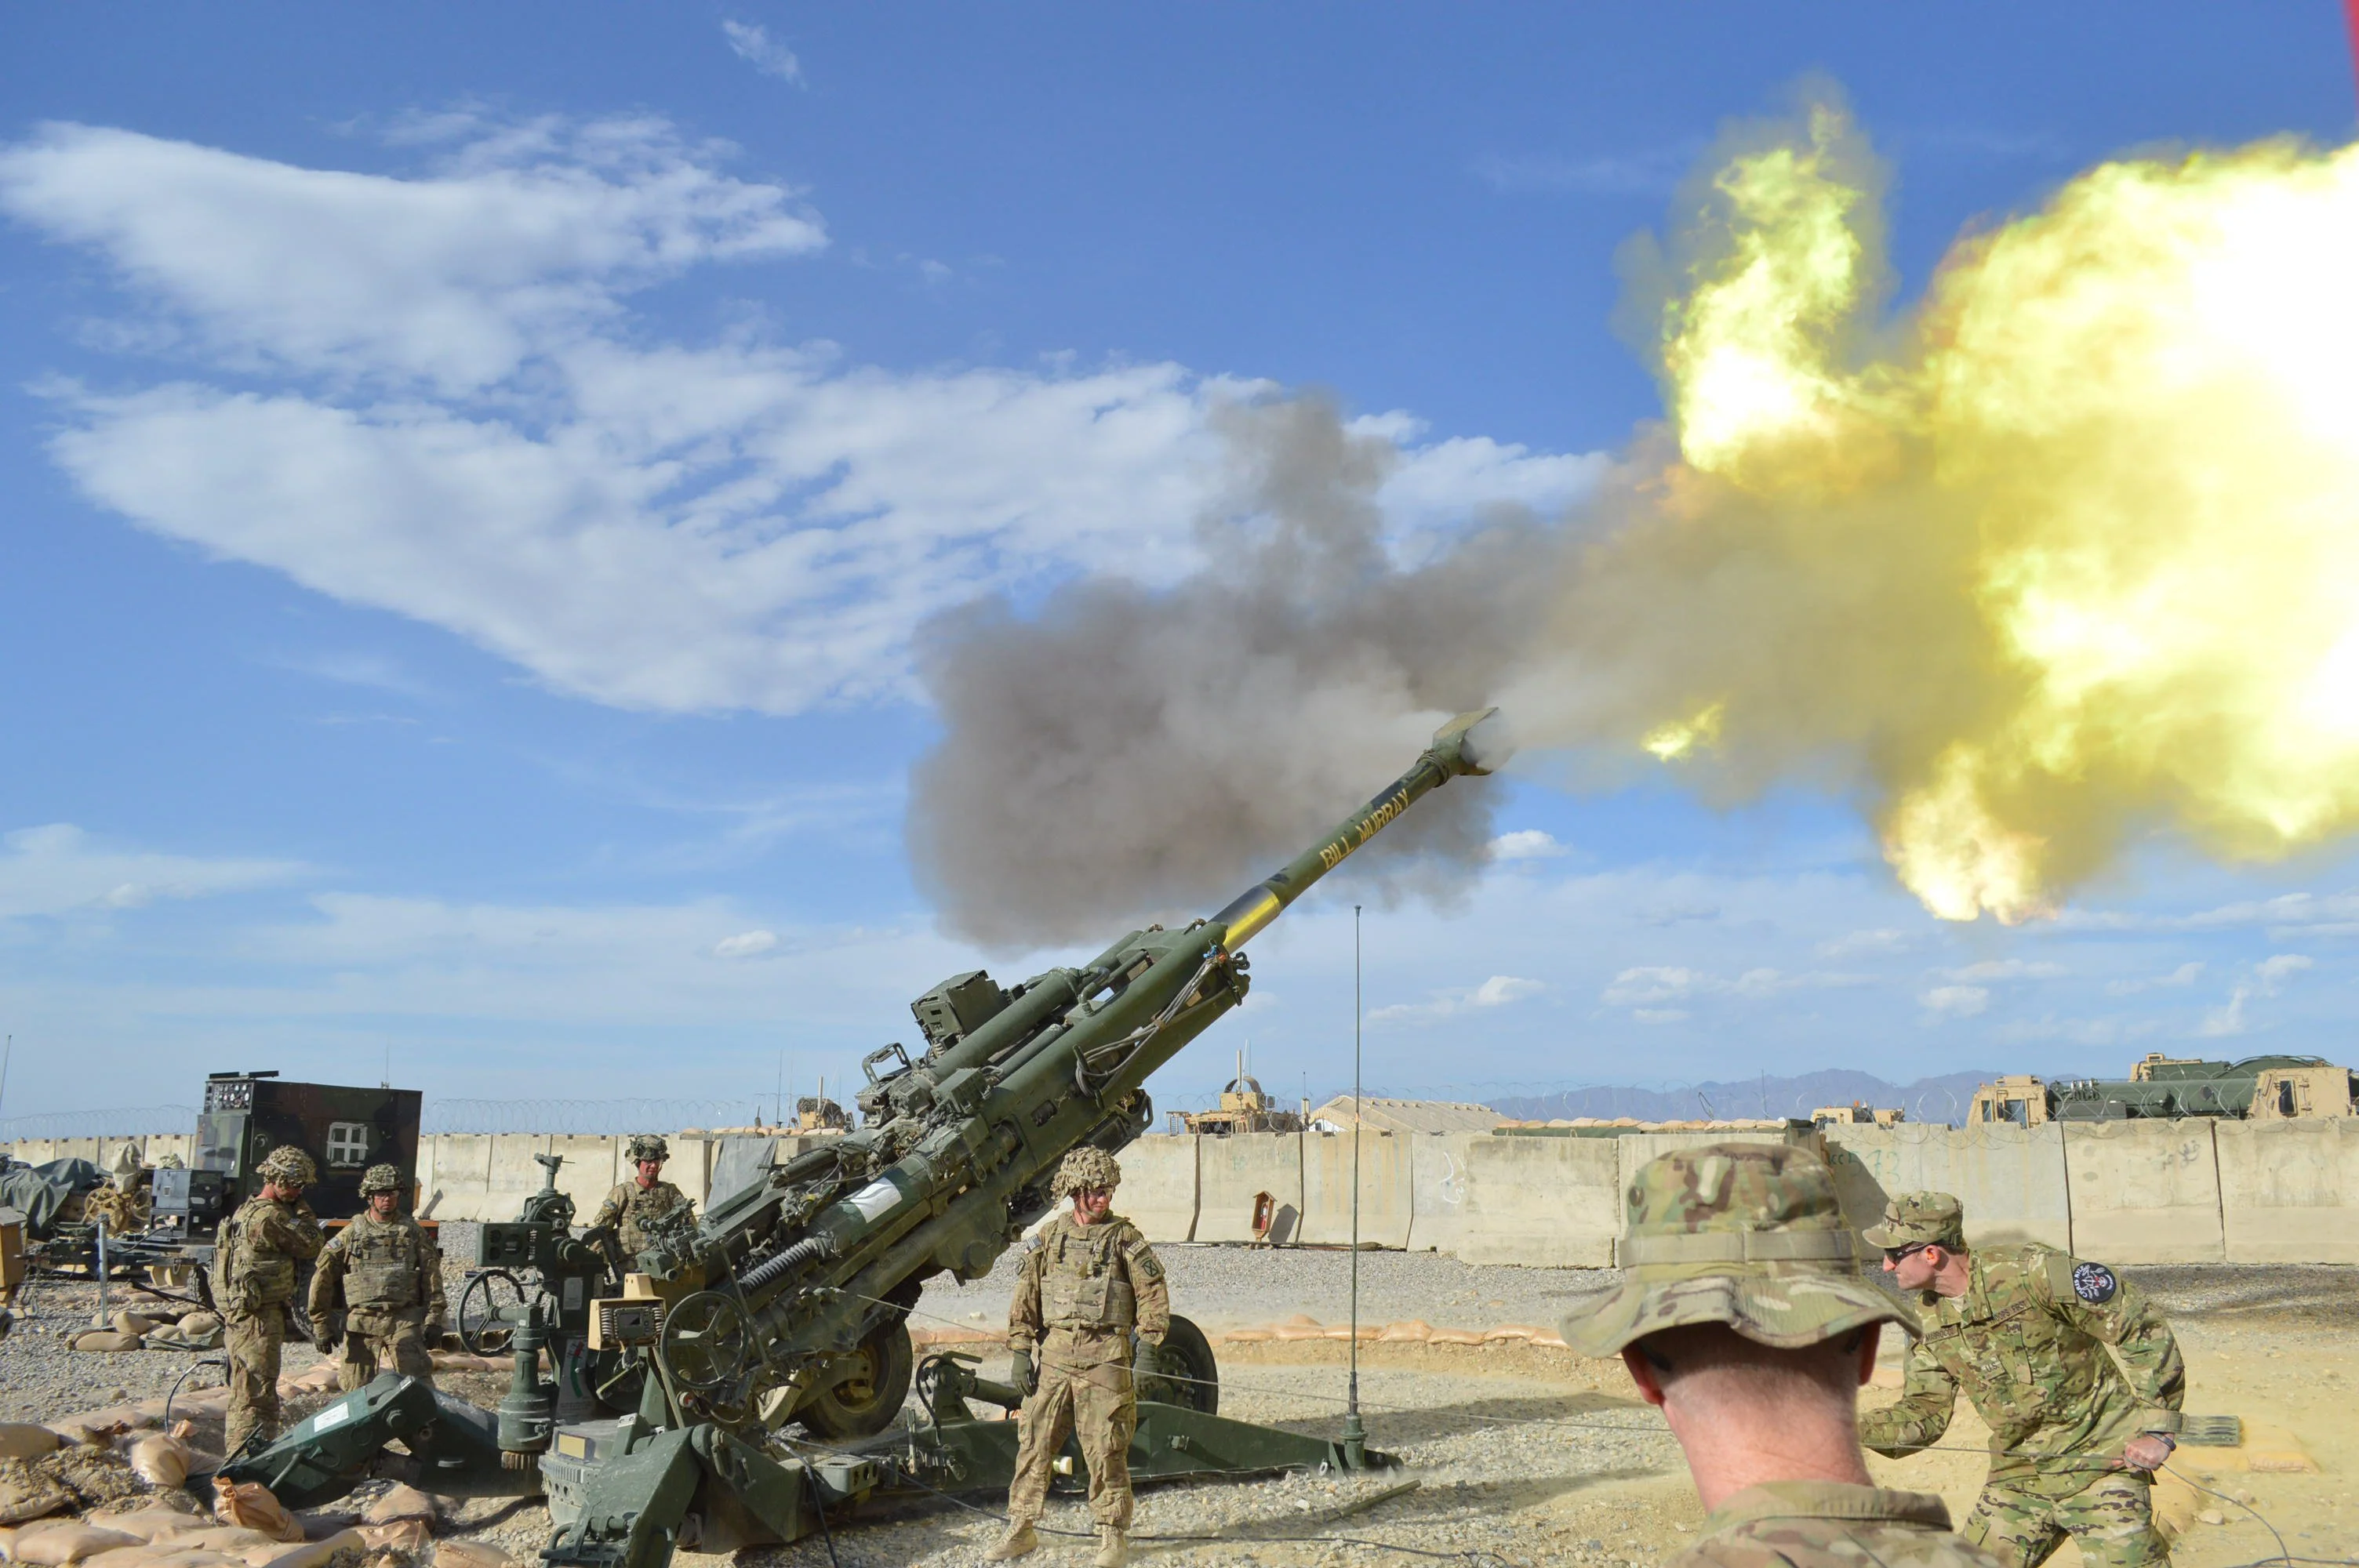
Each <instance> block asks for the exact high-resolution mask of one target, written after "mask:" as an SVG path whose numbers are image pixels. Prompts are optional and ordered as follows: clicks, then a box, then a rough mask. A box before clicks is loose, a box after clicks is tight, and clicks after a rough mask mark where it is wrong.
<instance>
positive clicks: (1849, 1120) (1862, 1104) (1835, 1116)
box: [1810, 1099, 1908, 1127]
mask: <svg viewBox="0 0 2359 1568" xmlns="http://www.w3.org/2000/svg"><path fill="white" fill-rule="evenodd" d="M1906 1120H1908V1112H1907V1111H1905V1110H1902V1109H1900V1108H1898V1107H1897V1106H1878V1105H1870V1104H1868V1103H1867V1102H1866V1101H1865V1100H1857V1099H1855V1100H1854V1101H1852V1102H1851V1103H1850V1104H1849V1105H1822V1106H1821V1107H1819V1108H1818V1109H1816V1110H1814V1111H1812V1112H1810V1125H1811V1126H1813V1127H1897V1126H1899V1125H1900V1124H1901V1123H1902V1122H1904V1121H1906Z"/></svg>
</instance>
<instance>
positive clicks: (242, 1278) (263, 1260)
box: [218, 1198, 295, 1313]
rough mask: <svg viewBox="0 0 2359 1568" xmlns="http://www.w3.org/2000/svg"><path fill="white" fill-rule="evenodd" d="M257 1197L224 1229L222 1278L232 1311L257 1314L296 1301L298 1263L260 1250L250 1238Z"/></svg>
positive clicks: (282, 1254)
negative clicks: (296, 1267) (227, 1290)
mask: <svg viewBox="0 0 2359 1568" xmlns="http://www.w3.org/2000/svg"><path fill="white" fill-rule="evenodd" d="M264 1201H265V1200H263V1199H261V1198H256V1199H255V1200H254V1201H253V1203H249V1204H247V1205H246V1206H245V1207H244V1208H241V1209H239V1210H238V1211H237V1213H236V1215H235V1216H234V1217H232V1218H231V1220H230V1222H229V1223H228V1224H227V1225H224V1226H223V1227H221V1236H220V1238H219V1242H218V1245H219V1247H220V1249H221V1252H222V1254H223V1268H222V1277H223V1280H224V1281H227V1283H228V1286H229V1292H228V1294H229V1300H230V1303H231V1304H230V1310H231V1311H232V1312H245V1313H250V1312H258V1311H260V1310H261V1309H262V1308H264V1307H269V1306H281V1305H284V1304H285V1303H288V1302H291V1301H293V1300H294V1299H295V1260H294V1259H292V1258H289V1257H288V1256H287V1255H286V1254H284V1253H280V1252H261V1251H258V1250H257V1249H255V1245H254V1242H253V1240H252V1238H250V1236H249V1235H248V1231H249V1230H250V1229H251V1226H250V1225H249V1223H248V1219H247V1214H248V1211H249V1210H251V1209H252V1208H253V1207H254V1206H255V1204H258V1203H262V1202H264Z"/></svg>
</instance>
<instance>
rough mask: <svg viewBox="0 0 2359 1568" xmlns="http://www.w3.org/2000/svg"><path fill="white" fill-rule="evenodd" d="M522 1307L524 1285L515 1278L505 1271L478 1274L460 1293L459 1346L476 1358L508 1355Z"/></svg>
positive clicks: (490, 1270) (489, 1270)
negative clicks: (464, 1347) (465, 1348)
mask: <svg viewBox="0 0 2359 1568" xmlns="http://www.w3.org/2000/svg"><path fill="white" fill-rule="evenodd" d="M523 1307H524V1282H523V1281H520V1280H518V1279H517V1278H516V1276H515V1275H514V1274H511V1273H509V1272H508V1271H506V1269H486V1270H484V1271H483V1272H481V1273H479V1274H476V1275H475V1276H473V1278H472V1279H470V1280H469V1281H467V1283H466V1287H465V1288H464V1289H463V1290H462V1291H461V1292H459V1343H460V1344H462V1345H463V1346H466V1347H467V1349H468V1351H469V1353H470V1354H473V1355H476V1356H505V1355H506V1354H507V1353H508V1347H509V1346H512V1345H514V1344H515V1343H516V1320H517V1318H519V1317H521V1316H522V1315H523ZM512 1311H513V1315H508V1314H510V1313H511V1312H512Z"/></svg>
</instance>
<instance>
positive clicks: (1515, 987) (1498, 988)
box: [1368, 975, 1548, 1025]
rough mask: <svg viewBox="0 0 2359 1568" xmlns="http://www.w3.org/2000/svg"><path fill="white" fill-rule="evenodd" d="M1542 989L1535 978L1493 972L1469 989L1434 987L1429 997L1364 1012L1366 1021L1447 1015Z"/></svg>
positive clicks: (1507, 1001)
mask: <svg viewBox="0 0 2359 1568" xmlns="http://www.w3.org/2000/svg"><path fill="white" fill-rule="evenodd" d="M1546 989H1548V987H1546V986H1545V985H1542V984H1541V983H1540V982H1539V981H1538V980H1527V979H1521V978H1519V977H1517V976H1515V975H1493V976H1492V977H1491V978H1490V979H1487V980H1484V982H1483V983H1482V984H1481V985H1479V986H1474V987H1473V988H1471V989H1458V990H1440V991H1436V992H1434V993H1433V1000H1430V1001H1421V1002H1397V1003H1395V1004H1394V1005H1393V1006H1390V1007H1380V1008H1377V1009H1375V1011H1371V1012H1370V1013H1369V1014H1368V1022H1369V1023H1370V1024H1371V1025H1377V1024H1386V1023H1407V1022H1424V1021H1428V1020H1431V1019H1437V1018H1449V1017H1451V1016H1453V1015H1455V1014H1458V1013H1462V1012H1472V1011H1478V1010H1480V1009H1483V1008H1491V1007H1506V1006H1508V1005H1510V1004H1511V1003H1514V1002H1518V1001H1522V1000H1525V999H1526V998H1527V997H1535V996H1538V995H1539V994H1540V993H1541V992H1542V991H1544V990H1546Z"/></svg>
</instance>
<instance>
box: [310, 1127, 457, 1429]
mask: <svg viewBox="0 0 2359 1568" xmlns="http://www.w3.org/2000/svg"><path fill="white" fill-rule="evenodd" d="M400 1189H401V1174H400V1173H399V1172H397V1171H396V1170H395V1169H394V1168H393V1167H392V1166H391V1165H375V1166H371V1167H370V1169H369V1172H368V1173H367V1174H366V1175H364V1176H363V1177H362V1178H361V1196H362V1197H363V1198H366V1197H367V1196H368V1195H370V1194H371V1193H374V1192H398V1191H400ZM310 1307H311V1336H312V1337H313V1338H314V1339H316V1340H317V1341H318V1342H319V1344H320V1348H321V1349H322V1350H325V1349H327V1348H329V1347H330V1346H334V1345H335V1344H336V1343H337V1341H338V1339H339V1338H341V1339H342V1349H343V1356H342V1360H340V1361H339V1362H338V1363H337V1366H336V1386H337V1387H338V1388H340V1389H346V1390H351V1389H359V1388H365V1387H367V1386H368V1383H369V1381H370V1380H371V1379H374V1378H375V1376H376V1371H377V1357H378V1356H379V1355H380V1353H382V1354H383V1355H385V1356H386V1357H388V1358H389V1359H391V1361H392V1362H393V1368H394V1370H395V1371H397V1372H400V1373H402V1374H404V1375H405V1376H407V1377H411V1378H417V1379H422V1380H423V1381H425V1382H428V1383H431V1382H432V1381H433V1380H434V1359H433V1357H432V1356H431V1355H430V1354H429V1351H428V1349H427V1343H426V1342H427V1336H428V1335H429V1332H435V1333H439V1329H434V1330H429V1325H440V1323H441V1322H442V1321H443V1319H444V1318H445V1316H446V1315H447V1312H446V1308H445V1305H444V1303H443V1299H442V1254H441V1252H440V1249H437V1248H436V1247H435V1245H434V1243H433V1242H432V1241H431V1240H429V1238H428V1237H427V1235H426V1231H425V1229H424V1227H421V1226H419V1223H418V1222H417V1221H416V1220H414V1219H412V1218H410V1217H409V1216H408V1215H406V1214H403V1213H402V1212H400V1211H399V1210H398V1209H396V1210H395V1211H394V1215H393V1217H392V1218H390V1219H379V1218H377V1217H376V1216H375V1213H374V1212H371V1211H368V1210H364V1211H363V1212H362V1213H361V1215H360V1216H359V1217H357V1218H355V1219H354V1220H353V1222H352V1223H351V1224H350V1225H348V1226H346V1227H344V1228H343V1229H342V1230H341V1231H339V1232H337V1233H336V1236H335V1238H334V1239H332V1240H331V1241H330V1242H329V1243H328V1245H327V1247H326V1248H325V1249H323V1250H322V1251H321V1254H320V1268H319V1271H318V1272H317V1273H315V1274H313V1275H312V1276H311V1301H310ZM338 1317H342V1319H343V1326H342V1334H341V1335H339V1333H338V1331H337V1326H336V1324H335V1322H334V1320H335V1319H336V1318H338Z"/></svg>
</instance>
